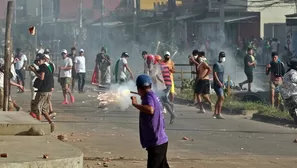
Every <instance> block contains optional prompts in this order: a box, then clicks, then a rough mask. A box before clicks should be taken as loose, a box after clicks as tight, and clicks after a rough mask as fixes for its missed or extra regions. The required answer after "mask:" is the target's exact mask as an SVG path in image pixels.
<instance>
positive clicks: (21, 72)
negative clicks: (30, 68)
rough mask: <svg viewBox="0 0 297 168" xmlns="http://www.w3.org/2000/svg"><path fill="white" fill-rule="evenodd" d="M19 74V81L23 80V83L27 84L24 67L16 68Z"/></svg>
mask: <svg viewBox="0 0 297 168" xmlns="http://www.w3.org/2000/svg"><path fill="white" fill-rule="evenodd" d="M15 72H16V74H17V83H18V84H19V83H20V82H22V85H23V86H25V71H24V70H23V69H20V70H15Z"/></svg>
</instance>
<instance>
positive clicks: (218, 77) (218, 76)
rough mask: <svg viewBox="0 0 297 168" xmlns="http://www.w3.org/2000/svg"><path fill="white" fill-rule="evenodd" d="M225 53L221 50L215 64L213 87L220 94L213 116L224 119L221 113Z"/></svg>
mask: <svg viewBox="0 0 297 168" xmlns="http://www.w3.org/2000/svg"><path fill="white" fill-rule="evenodd" d="M225 57H226V56H225V53H224V52H220V54H219V61H218V62H216V63H215V64H214V65H213V80H214V84H213V89H214V91H215V92H216V94H217V96H218V100H217V102H216V105H215V111H214V115H213V118H216V119H224V117H223V116H222V115H221V112H222V107H223V103H224V99H225V98H224V62H225V60H226V58H225Z"/></svg>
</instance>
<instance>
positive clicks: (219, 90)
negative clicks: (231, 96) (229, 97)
mask: <svg viewBox="0 0 297 168" xmlns="http://www.w3.org/2000/svg"><path fill="white" fill-rule="evenodd" d="M213 90H214V91H215V92H216V94H217V96H218V97H224V89H223V88H221V87H218V86H214V87H213Z"/></svg>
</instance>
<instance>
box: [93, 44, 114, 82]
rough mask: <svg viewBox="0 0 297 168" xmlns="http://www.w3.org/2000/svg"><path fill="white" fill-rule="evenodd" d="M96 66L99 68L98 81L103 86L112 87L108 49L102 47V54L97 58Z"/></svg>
mask: <svg viewBox="0 0 297 168" xmlns="http://www.w3.org/2000/svg"><path fill="white" fill-rule="evenodd" d="M96 66H97V70H98V71H97V81H98V83H99V85H100V84H102V85H110V82H111V69H110V66H111V61H110V57H109V55H108V54H107V48H106V47H102V48H101V53H99V54H98V55H97V56H96Z"/></svg>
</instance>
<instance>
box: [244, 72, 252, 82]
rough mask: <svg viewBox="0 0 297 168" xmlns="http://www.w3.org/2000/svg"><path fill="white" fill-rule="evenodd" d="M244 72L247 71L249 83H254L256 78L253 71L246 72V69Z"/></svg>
mask: <svg viewBox="0 0 297 168" xmlns="http://www.w3.org/2000/svg"><path fill="white" fill-rule="evenodd" d="M244 73H245V75H246V77H247V80H248V82H249V83H252V82H253V80H254V76H253V72H246V71H244Z"/></svg>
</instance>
